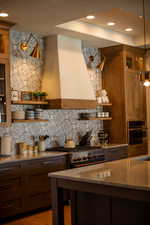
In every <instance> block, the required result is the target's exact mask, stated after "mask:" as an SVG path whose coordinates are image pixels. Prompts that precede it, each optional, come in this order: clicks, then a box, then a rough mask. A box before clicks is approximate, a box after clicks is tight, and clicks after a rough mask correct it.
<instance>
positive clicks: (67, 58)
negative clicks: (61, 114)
mask: <svg viewBox="0 0 150 225" xmlns="http://www.w3.org/2000/svg"><path fill="white" fill-rule="evenodd" d="M45 48H46V49H45V65H44V71H43V80H42V91H45V92H47V93H48V99H49V100H50V101H49V108H61V109H85V108H86V109H90V108H95V107H96V98H95V95H94V90H93V88H92V84H91V81H90V78H89V75H88V70H87V66H86V63H85V60H84V57H83V53H82V42H81V40H77V39H74V38H71V37H68V36H63V35H54V36H49V37H46V38H45Z"/></svg>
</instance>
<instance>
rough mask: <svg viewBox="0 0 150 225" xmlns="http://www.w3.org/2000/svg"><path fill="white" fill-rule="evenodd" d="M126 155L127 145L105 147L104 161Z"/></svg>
mask: <svg viewBox="0 0 150 225" xmlns="http://www.w3.org/2000/svg"><path fill="white" fill-rule="evenodd" d="M127 157H128V146H124V147H117V148H111V149H105V159H106V161H113V160H119V159H124V158H127Z"/></svg>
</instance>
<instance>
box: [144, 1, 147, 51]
mask: <svg viewBox="0 0 150 225" xmlns="http://www.w3.org/2000/svg"><path fill="white" fill-rule="evenodd" d="M143 24H144V28H143V29H144V48H145V52H146V50H147V46H146V18H145V0H143Z"/></svg>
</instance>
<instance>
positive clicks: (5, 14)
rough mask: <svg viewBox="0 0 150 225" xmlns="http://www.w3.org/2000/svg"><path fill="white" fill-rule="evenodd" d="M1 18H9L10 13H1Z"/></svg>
mask: <svg viewBox="0 0 150 225" xmlns="http://www.w3.org/2000/svg"><path fill="white" fill-rule="evenodd" d="M0 17H8V13H7V12H3V11H1V12H0Z"/></svg>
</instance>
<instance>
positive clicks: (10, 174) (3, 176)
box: [0, 165, 21, 181]
mask: <svg viewBox="0 0 150 225" xmlns="http://www.w3.org/2000/svg"><path fill="white" fill-rule="evenodd" d="M20 169H21V166H20V165H10V166H8V165H6V166H4V165H3V166H0V180H1V181H2V180H9V179H10V178H17V177H19V176H21V170H20Z"/></svg>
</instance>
